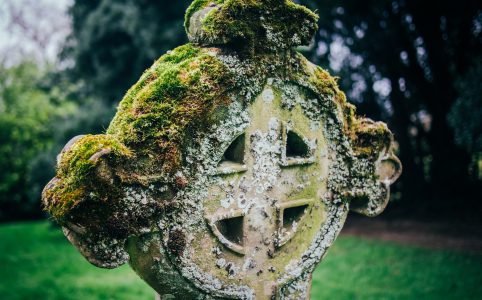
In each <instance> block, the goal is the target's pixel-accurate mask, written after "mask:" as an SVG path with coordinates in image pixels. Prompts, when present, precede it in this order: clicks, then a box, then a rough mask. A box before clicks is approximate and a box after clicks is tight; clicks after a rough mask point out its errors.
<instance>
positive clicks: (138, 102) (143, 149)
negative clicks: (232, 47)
mask: <svg viewBox="0 0 482 300" xmlns="http://www.w3.org/2000/svg"><path fill="white" fill-rule="evenodd" d="M148 79H150V80H148ZM229 80H230V79H229V72H228V71H227V70H226V67H225V66H224V65H223V64H222V63H221V62H220V61H219V60H218V59H217V58H215V57H214V56H212V55H210V54H209V53H208V52H207V50H206V49H201V48H198V47H195V46H193V45H191V44H188V45H185V46H181V47H179V48H177V49H175V50H173V51H171V52H170V53H168V54H167V55H165V56H163V57H161V58H160V59H159V60H158V61H157V62H156V63H155V64H154V66H153V67H151V68H150V69H149V70H148V71H147V72H146V73H145V74H144V75H143V77H142V78H141V80H140V81H139V83H137V84H136V85H135V86H134V87H133V89H132V90H131V91H129V92H128V93H127V95H126V97H125V98H124V99H123V100H122V101H121V103H120V105H119V110H118V113H117V115H116V116H115V118H114V120H113V121H112V123H111V125H110V126H109V128H108V130H107V133H109V134H113V135H116V136H117V137H118V139H119V140H120V141H122V142H123V143H125V144H126V145H128V146H129V147H132V148H133V149H135V150H136V153H137V154H139V155H150V156H152V155H153V156H156V157H157V159H156V160H157V161H158V162H159V163H160V165H158V166H159V167H160V168H161V170H165V171H169V172H170V171H174V170H175V169H176V168H177V166H178V165H179V163H180V162H181V157H180V155H181V153H180V150H179V149H180V146H181V145H182V143H183V140H184V138H185V137H184V135H185V133H186V131H187V130H188V129H189V128H190V129H192V128H195V127H199V126H201V125H202V124H203V123H204V122H206V120H207V118H209V115H210V113H212V112H213V111H214V110H215V109H216V107H218V106H219V105H221V104H226V103H227V102H228V99H227V95H226V91H227V89H228V88H229V86H231V85H232V84H230V82H229ZM158 171H159V170H158Z"/></svg>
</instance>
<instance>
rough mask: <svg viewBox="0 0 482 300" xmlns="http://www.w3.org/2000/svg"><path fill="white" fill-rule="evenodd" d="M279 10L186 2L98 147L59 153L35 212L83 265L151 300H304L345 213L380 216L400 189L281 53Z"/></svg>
mask: <svg viewBox="0 0 482 300" xmlns="http://www.w3.org/2000/svg"><path fill="white" fill-rule="evenodd" d="M317 18H318V17H317V16H316V15H315V14H314V13H313V12H311V11H310V10H308V9H306V8H305V7H302V6H299V5H297V4H294V3H293V2H292V1H289V0H264V1H262V0H258V1H246V0H223V1H221V0H217V1H209V0H196V1H194V2H193V4H192V5H191V6H190V7H189V9H188V11H187V14H186V24H185V26H186V29H187V33H188V36H189V39H190V41H191V43H190V44H187V45H185V46H181V47H179V48H176V49H174V50H173V51H170V52H168V53H167V54H165V55H163V56H162V57H161V58H159V60H158V61H156V62H155V63H154V65H153V66H152V67H151V68H150V69H148V70H147V71H146V72H145V73H144V74H143V75H142V77H141V78H140V80H139V82H137V83H136V84H135V85H134V86H133V87H132V88H131V89H130V90H129V91H128V92H127V94H126V95H125V97H124V99H123V100H122V101H121V102H120V105H119V108H118V111H117V114H116V116H115V117H114V119H113V120H112V122H111V124H110V126H109V128H108V130H107V132H106V133H105V134H102V135H85V136H78V137H75V138H74V139H72V140H71V141H70V142H69V143H68V144H67V145H66V146H65V148H64V149H63V150H62V152H61V153H60V154H59V156H58V166H57V176H56V177H55V178H54V179H52V181H51V182H50V183H49V184H48V185H47V186H46V187H45V189H44V192H43V203H44V205H45V208H46V210H47V211H48V212H50V214H51V215H52V216H53V217H54V218H55V219H56V220H57V221H58V222H59V223H60V224H61V225H62V227H63V230H64V233H65V235H66V236H67V238H68V239H69V240H70V242H71V243H72V244H73V245H74V246H75V247H77V249H78V250H79V251H80V252H81V253H82V254H83V255H84V256H85V257H86V259H87V260H88V261H89V262H91V263H92V264H94V265H96V266H99V267H104V268H115V267H117V266H120V265H122V264H124V263H126V262H129V264H130V265H131V267H132V268H133V269H134V270H135V271H136V272H137V273H138V274H139V276H140V277H141V278H142V279H143V280H145V281H146V282H147V283H148V284H149V285H150V286H151V287H153V288H154V289H155V290H156V292H158V293H159V295H160V297H161V298H162V299H309V294H310V287H311V274H312V272H313V271H314V269H315V267H316V266H317V265H318V263H319V262H320V261H321V260H322V258H323V257H324V255H325V254H326V253H327V250H328V249H329V247H330V246H331V245H332V244H333V242H334V241H335V239H336V237H337V235H338V233H339V232H340V230H341V228H342V226H343V223H344V221H345V218H346V216H347V214H348V212H349V210H352V211H356V212H359V213H362V214H364V215H367V216H375V215H378V214H379V213H381V212H382V211H383V210H384V208H385V206H386V205H387V202H388V200H389V187H390V185H391V184H392V183H393V182H394V181H395V180H396V179H397V178H398V176H399V175H400V173H401V164H400V161H399V160H398V159H397V158H396V156H395V155H394V154H393V147H392V145H393V136H392V133H391V132H390V131H389V130H388V128H387V127H386V125H385V124H384V123H380V122H373V121H371V120H369V119H366V118H360V117H357V116H356V115H355V108H354V107H353V105H351V104H349V103H348V102H347V100H346V98H345V95H344V94H343V92H341V91H340V90H339V89H338V86H337V84H336V80H335V79H334V78H333V77H331V76H330V75H329V74H328V73H327V72H326V71H324V70H323V69H321V68H319V67H317V66H315V65H313V64H311V63H310V62H309V61H308V60H307V59H306V58H304V57H303V56H302V55H301V54H299V53H297V52H296V51H295V50H294V47H296V46H300V45H306V44H308V43H309V42H310V40H311V38H312V36H313V34H314V33H315V32H316V30H317V26H316V23H317Z"/></svg>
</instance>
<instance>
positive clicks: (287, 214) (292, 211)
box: [283, 204, 308, 230]
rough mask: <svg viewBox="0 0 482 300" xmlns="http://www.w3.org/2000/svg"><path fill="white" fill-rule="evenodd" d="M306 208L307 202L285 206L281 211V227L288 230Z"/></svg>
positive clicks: (299, 218) (298, 219)
mask: <svg viewBox="0 0 482 300" xmlns="http://www.w3.org/2000/svg"><path fill="white" fill-rule="evenodd" d="M307 208H308V205H307V204H306V205H300V206H295V207H289V208H285V209H284V211H283V228H285V229H286V230H290V229H291V228H292V227H293V223H294V222H299V221H300V220H301V218H302V217H303V215H304V213H305V210H306V209H307Z"/></svg>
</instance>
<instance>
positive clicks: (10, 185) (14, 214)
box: [0, 62, 75, 220]
mask: <svg viewBox="0 0 482 300" xmlns="http://www.w3.org/2000/svg"><path fill="white" fill-rule="evenodd" d="M45 74H46V73H45V72H43V71H41V70H39V68H38V66H37V65H36V64H35V63H33V62H23V63H21V64H19V65H16V66H14V67H10V68H7V67H4V66H0V170H2V172H0V220H11V219H17V218H28V217H37V216H39V215H40V212H41V209H40V202H39V199H40V191H41V188H42V187H43V185H45V184H46V183H47V180H48V178H50V177H52V176H53V171H54V168H53V165H54V164H55V162H54V160H55V155H51V156H48V157H49V158H48V159H41V156H42V153H45V152H46V151H49V150H50V149H52V148H53V146H54V145H55V143H54V135H55V131H56V129H55V125H54V124H55V122H54V121H55V120H60V119H62V118H68V116H69V115H70V113H71V112H72V111H73V110H74V109H75V106H74V105H73V104H71V103H68V102H65V101H63V100H62V99H63V98H59V97H55V90H53V89H50V90H44V89H42V87H41V82H42V78H44V76H45ZM56 150H57V149H56ZM38 167H41V168H38ZM36 168H37V170H35V169H36Z"/></svg>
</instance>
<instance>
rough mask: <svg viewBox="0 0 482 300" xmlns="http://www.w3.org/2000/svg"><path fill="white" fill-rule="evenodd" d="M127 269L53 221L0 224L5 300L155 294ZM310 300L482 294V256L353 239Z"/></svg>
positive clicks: (336, 252)
mask: <svg viewBox="0 0 482 300" xmlns="http://www.w3.org/2000/svg"><path fill="white" fill-rule="evenodd" d="M153 295H154V292H153V291H152V290H151V289H150V288H149V287H148V286H147V285H146V284H145V283H143V282H142V281H141V280H140V279H139V278H138V277H137V276H136V275H135V274H134V272H133V271H131V270H130V269H129V267H128V266H123V267H121V268H118V269H115V270H103V269H98V268H96V267H94V266H92V265H90V264H89V263H88V262H87V261H85V260H84V259H83V258H82V257H81V255H80V254H78V252H77V251H76V250H75V249H74V247H73V246H71V245H70V244H69V243H68V242H67V240H66V239H65V238H64V237H63V235H62V234H61V232H60V230H59V229H58V228H52V227H51V226H50V225H49V224H48V223H47V222H35V223H20V224H10V225H2V226H0V299H8V300H10V299H136V300H137V299H149V300H152V299H153ZM312 299H316V300H319V299H482V256H477V255H467V254H460V253H452V252H445V251H431V250H424V249H418V248H413V247H407V246H399V245H395V244H390V243H385V242H378V241H367V240H363V239H358V238H353V237H341V238H339V239H338V240H337V242H336V243H335V245H334V246H333V248H332V249H331V250H330V253H329V254H328V256H327V257H326V259H325V260H324V261H323V262H322V263H321V265H320V266H319V268H318V269H317V271H316V272H315V274H314V279H313V288H312Z"/></svg>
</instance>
